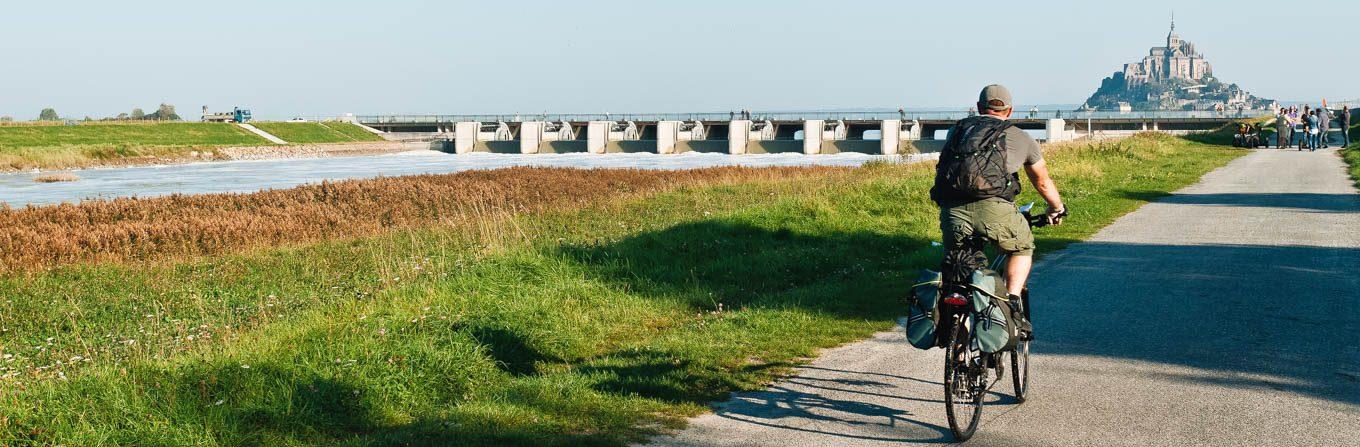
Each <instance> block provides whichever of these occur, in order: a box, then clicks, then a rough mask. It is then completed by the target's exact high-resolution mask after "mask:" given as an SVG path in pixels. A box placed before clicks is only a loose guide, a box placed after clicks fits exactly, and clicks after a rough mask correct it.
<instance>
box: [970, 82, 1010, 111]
mask: <svg viewBox="0 0 1360 447" xmlns="http://www.w3.org/2000/svg"><path fill="white" fill-rule="evenodd" d="M992 101H1001V104H1002V105H1001V106H996V105H993V104H991V102H992ZM978 103H980V104H981V105H983V106H985V107H987V108H988V109H992V110H995V111H998V112H999V111H1002V110H1006V109H1009V108H1011V91H1010V90H1008V89H1006V87H1005V86H1003V85H1001V84H992V85H989V86H986V87H983V88H982V94H980V95H978Z"/></svg>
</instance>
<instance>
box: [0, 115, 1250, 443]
mask: <svg viewBox="0 0 1360 447" xmlns="http://www.w3.org/2000/svg"><path fill="white" fill-rule="evenodd" d="M1243 153H1244V152H1239V151H1233V150H1228V149H1224V148H1222V147H1217V146H1210V145H1205V144H1201V143H1195V142H1190V141H1186V140H1182V139H1175V138H1170V137H1165V136H1160V135H1139V136H1136V137H1134V138H1130V139H1127V140H1123V141H1118V142H1102V143H1090V144H1070V145H1067V146H1064V147H1059V148H1054V149H1051V150H1050V151H1049V152H1048V158H1049V160H1050V162H1051V164H1052V170H1053V172H1054V173H1055V176H1056V177H1057V178H1058V182H1059V184H1060V185H1061V186H1062V187H1063V188H1064V193H1065V197H1066V200H1067V201H1068V203H1070V204H1071V205H1072V209H1073V210H1075V215H1074V216H1073V217H1072V218H1071V220H1070V223H1069V224H1067V225H1064V226H1062V227H1057V228H1053V229H1052V231H1045V232H1043V233H1041V234H1040V235H1039V244H1040V248H1041V250H1044V251H1048V250H1053V249H1056V248H1059V247H1061V246H1063V245H1065V244H1067V243H1070V242H1073V241H1076V240H1080V239H1081V238H1084V237H1086V236H1089V235H1090V234H1092V233H1093V232H1095V231H1096V230H1098V229H1099V228H1101V227H1103V226H1104V225H1106V224H1108V223H1109V222H1111V221H1113V220H1114V219H1115V218H1117V217H1118V216H1120V215H1123V214H1125V213H1127V212H1129V211H1132V210H1133V209H1136V208H1137V207H1138V206H1140V205H1142V204H1143V203H1145V202H1146V201H1148V200H1151V199H1153V198H1156V197H1159V196H1161V195H1164V194H1168V193H1169V192H1170V191H1174V190H1176V189H1178V188H1180V187H1183V186H1186V185H1188V184H1191V183H1193V182H1195V181H1196V180H1197V179H1198V178H1199V177H1200V176H1201V175H1202V174H1204V173H1205V172H1208V171H1209V170H1212V169H1214V168H1216V167H1218V166H1221V165H1223V164H1225V163H1227V162H1228V161H1229V160H1231V159H1233V158H1235V157H1237V156H1239V155H1241V154H1243ZM932 175H933V170H932V169H931V166H929V165H906V166H899V165H885V164H876V165H872V166H868V167H865V168H861V169H854V170H827V171H825V172H820V173H817V174H816V175H807V176H795V177H790V178H776V179H755V180H750V181H745V182H738V183H727V184H714V185H690V186H683V187H681V188H679V189H671V190H665V191H659V192H655V193H649V194H644V195H642V196H637V195H625V197H622V198H618V199H608V198H602V199H595V200H590V201H586V202H583V203H580V204H578V205H577V206H575V207H572V208H565V209H552V210H540V211H532V212H516V211H513V210H511V211H509V212H505V213H495V214H492V215H487V216H485V218H482V219H479V220H475V221H467V222H458V223H456V224H455V225H438V224H434V225H427V226H422V227H413V228H406V229H402V230H397V231H391V232H387V233H383V234H378V235H372V236H366V237H360V238H351V239H337V240H332V241H328V242H323V243H319V244H313V245H308V246H300V247H293V248H275V249H265V250H256V251H251V252H245V253H238V254H231V255H223V256H217V257H213V258H207V259H200V260H196V261H191V262H166V263H163V264H152V265H121V264H103V265H84V264H82V265H69V266H64V267H60V268H56V269H53V270H50V271H41V272H28V273H13V274H10V275H8V276H4V277H0V296H3V297H4V298H3V301H0V357H3V363H0V376H3V377H4V379H0V445H55V444H65V445H88V444H111V445H121V444H144V445H186V444H198V445H316V444H332V445H409V444H421V445H423V444H440V445H581V444H586V445H617V444H622V443H625V442H628V441H632V440H638V439H642V437H644V436H646V435H649V434H652V433H655V432H656V431H658V430H663V429H666V428H668V427H676V426H678V425H679V424H681V423H682V421H683V419H682V418H683V417H685V416H690V415H694V414H697V413H700V412H702V411H703V410H704V408H705V405H706V404H707V403H708V402H711V401H713V400H715V399H720V398H722V397H723V396H725V395H726V394H727V393H730V392H732V391H737V390H746V389H756V388H759V387H761V386H762V385H763V384H765V383H767V382H768V381H769V380H771V379H773V378H774V377H776V376H777V374H779V373H781V372H783V371H785V370H786V369H787V368H788V367H789V366H791V365H793V364H796V363H797V362H799V361H801V360H802V359H805V358H807V357H809V356H812V355H814V354H815V353H816V352H817V350H818V349H821V348H825V347H829V346H835V345H838V344H841V343H845V342H848V341H852V340H855V339H858V338H862V337H864V336H866V335H868V334H870V333H872V332H874V331H877V330H882V329H885V328H887V327H889V326H890V325H891V323H890V321H891V319H892V318H894V317H895V316H897V315H898V314H900V313H901V309H900V308H899V306H900V305H899V304H898V298H899V297H900V295H901V294H902V293H903V291H904V289H905V288H906V287H907V285H908V284H909V281H910V280H911V279H912V278H913V277H914V276H915V274H916V272H917V270H918V269H920V268H922V267H925V266H927V265H930V264H932V263H935V262H937V261H938V257H939V253H938V252H937V251H936V249H933V248H931V247H929V244H928V241H930V240H932V239H936V238H938V236H939V230H938V228H937V223H936V211H935V209H934V206H933V205H932V204H931V203H930V202H929V201H928V199H927V197H926V189H927V187H928V186H929V184H930V179H931V176H932ZM1032 198H1033V193H1032V192H1030V193H1027V194H1026V196H1025V199H1032ZM130 212H131V210H130ZM904 349H906V348H905V347H904Z"/></svg>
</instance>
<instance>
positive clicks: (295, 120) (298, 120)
mask: <svg viewBox="0 0 1360 447" xmlns="http://www.w3.org/2000/svg"><path fill="white" fill-rule="evenodd" d="M288 122H290V123H305V122H307V118H303V117H297V118H293V119H290V120H288Z"/></svg>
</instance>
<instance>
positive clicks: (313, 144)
mask: <svg viewBox="0 0 1360 447" xmlns="http://www.w3.org/2000/svg"><path fill="white" fill-rule="evenodd" d="M255 125H256V126H257V127H261V128H267V129H270V132H271V133H273V132H274V131H278V132H279V133H281V134H283V135H286V136H287V137H289V138H294V139H289V138H285V141H288V142H289V143H290V144H288V145H273V144H271V143H270V142H268V141H266V140H265V139H264V138H261V137H260V136H258V135H255V134H253V133H251V132H249V131H246V130H244V129H241V128H240V127H238V126H235V125H232V124H228V123H186V122H119V123H80V124H76V125H56V124H36V123H30V124H11V125H3V126H0V170H29V169H73V168H85V167H93V166H128V165H151V164H170V163H182V162H190V161H203V160H233V159H262V158H292V157H300V156H336V155H359V154H374V153H384V152H394V151H400V150H403V149H405V147H403V146H401V145H400V144H397V143H390V144H389V143H386V142H383V141H382V139H381V138H380V137H378V136H377V135H374V134H372V133H369V132H366V131H364V130H363V129H360V128H359V127H358V126H355V125H353V124H348V123H256V124H255ZM276 135H278V134H276ZM294 143H296V144H294Z"/></svg>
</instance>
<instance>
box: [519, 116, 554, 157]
mask: <svg viewBox="0 0 1360 447" xmlns="http://www.w3.org/2000/svg"><path fill="white" fill-rule="evenodd" d="M544 124H547V123H544V122H542V121H525V122H522V123H520V124H519V153H521V154H537V153H538V145H539V143H541V142H542V141H543V127H544Z"/></svg>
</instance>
